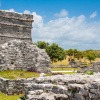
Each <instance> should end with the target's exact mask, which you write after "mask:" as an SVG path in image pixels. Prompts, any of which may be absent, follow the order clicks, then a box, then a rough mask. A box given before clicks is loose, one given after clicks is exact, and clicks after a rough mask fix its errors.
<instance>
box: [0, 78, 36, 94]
mask: <svg viewBox="0 0 100 100" xmlns="http://www.w3.org/2000/svg"><path fill="white" fill-rule="evenodd" d="M33 81H34V78H29V79H19V80H10V79H5V78H0V91H1V92H2V93H5V94H7V95H14V94H22V93H25V89H26V88H25V83H31V82H33Z"/></svg>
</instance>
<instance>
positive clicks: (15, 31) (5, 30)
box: [0, 11, 33, 44]
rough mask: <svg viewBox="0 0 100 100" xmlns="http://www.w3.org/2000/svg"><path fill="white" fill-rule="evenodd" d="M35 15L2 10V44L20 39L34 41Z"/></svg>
mask: <svg viewBox="0 0 100 100" xmlns="http://www.w3.org/2000/svg"><path fill="white" fill-rule="evenodd" d="M32 22H33V15H28V14H18V13H14V12H6V11H0V44H3V43H6V42H8V41H10V40H14V39H18V40H23V41H27V42H32V38H31V29H32Z"/></svg>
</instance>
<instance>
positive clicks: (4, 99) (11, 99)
mask: <svg viewBox="0 0 100 100" xmlns="http://www.w3.org/2000/svg"><path fill="white" fill-rule="evenodd" d="M21 96H23V95H22V94H20V95H10V96H8V95H6V94H3V93H0V100H18V98H19V97H21Z"/></svg>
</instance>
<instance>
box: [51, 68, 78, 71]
mask: <svg viewBox="0 0 100 100" xmlns="http://www.w3.org/2000/svg"><path fill="white" fill-rule="evenodd" d="M51 70H52V71H74V70H75V71H77V70H79V68H51Z"/></svg>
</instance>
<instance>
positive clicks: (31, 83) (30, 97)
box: [0, 73, 100, 100]
mask: <svg viewBox="0 0 100 100" xmlns="http://www.w3.org/2000/svg"><path fill="white" fill-rule="evenodd" d="M0 91H1V92H3V93H6V94H8V95H13V94H20V93H25V97H26V100H100V73H97V74H94V75H85V74H84V75H83V74H74V75H54V76H46V77H39V78H28V79H19V80H9V79H5V78H0Z"/></svg>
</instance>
